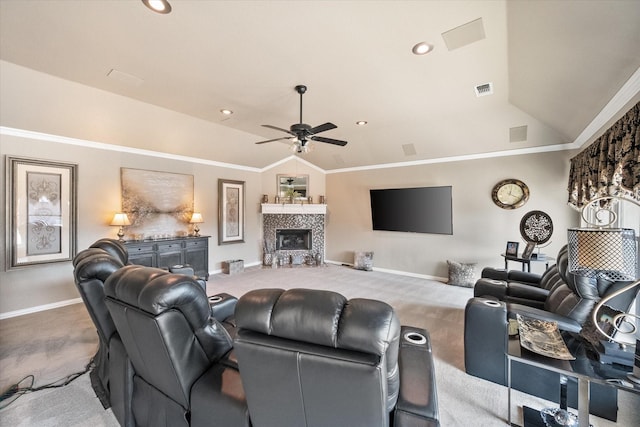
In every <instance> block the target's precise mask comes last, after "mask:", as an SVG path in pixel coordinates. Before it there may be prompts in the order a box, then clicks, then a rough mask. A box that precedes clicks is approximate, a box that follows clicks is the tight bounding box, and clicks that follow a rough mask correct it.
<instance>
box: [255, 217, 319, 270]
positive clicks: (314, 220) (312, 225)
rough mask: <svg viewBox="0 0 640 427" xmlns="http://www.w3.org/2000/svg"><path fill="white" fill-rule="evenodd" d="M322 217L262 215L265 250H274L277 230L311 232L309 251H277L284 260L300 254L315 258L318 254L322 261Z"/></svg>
mask: <svg viewBox="0 0 640 427" xmlns="http://www.w3.org/2000/svg"><path fill="white" fill-rule="evenodd" d="M324 219H325V218H324V215H323V214H313V213H308V214H307V213H302V214H300V213H294V214H289V213H280V214H266V213H263V214H262V235H263V238H264V241H265V248H267V249H268V250H275V248H276V230H278V229H300V230H303V229H304V230H311V250H310V251H308V250H281V251H278V253H279V254H280V255H282V256H283V257H284V258H285V259H288V258H290V257H291V256H292V255H293V256H299V255H301V254H311V255H313V256H315V255H316V254H318V253H320V255H321V256H322V258H323V259H324Z"/></svg>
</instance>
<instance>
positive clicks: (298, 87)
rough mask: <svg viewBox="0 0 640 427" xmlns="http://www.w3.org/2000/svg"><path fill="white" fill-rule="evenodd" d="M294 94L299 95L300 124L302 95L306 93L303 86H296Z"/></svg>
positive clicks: (305, 88)
mask: <svg viewBox="0 0 640 427" xmlns="http://www.w3.org/2000/svg"><path fill="white" fill-rule="evenodd" d="M295 89H296V92H298V93H299V94H300V124H302V95H303V94H304V93H305V92H306V91H307V87H306V86H305V85H298V86H296V87H295Z"/></svg>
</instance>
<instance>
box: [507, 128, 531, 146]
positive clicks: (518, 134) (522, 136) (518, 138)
mask: <svg viewBox="0 0 640 427" xmlns="http://www.w3.org/2000/svg"><path fill="white" fill-rule="evenodd" d="M526 140H527V125H524V126H517V127H513V128H509V142H523V141H526Z"/></svg>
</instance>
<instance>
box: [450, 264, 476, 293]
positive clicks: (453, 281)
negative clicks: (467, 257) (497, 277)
mask: <svg viewBox="0 0 640 427" xmlns="http://www.w3.org/2000/svg"><path fill="white" fill-rule="evenodd" d="M447 264H449V281H448V282H447V284H449V285H454V286H462V287H465V288H473V285H474V284H475V283H476V263H475V262H472V263H463V262H456V261H449V260H447Z"/></svg>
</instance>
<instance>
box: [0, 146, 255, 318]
mask: <svg viewBox="0 0 640 427" xmlns="http://www.w3.org/2000/svg"><path fill="white" fill-rule="evenodd" d="M0 155H1V156H2V157H3V158H5V156H15V157H27V158H40V159H47V160H56V161H61V162H66V163H75V164H77V165H78V179H77V184H78V188H77V210H78V224H77V240H78V246H77V248H78V251H80V250H83V249H86V248H87V247H88V246H89V245H90V244H91V243H93V242H94V241H96V240H97V239H99V238H102V237H112V238H117V236H116V233H117V229H118V227H111V226H109V222H110V221H111V219H112V217H113V214H114V213H115V212H116V211H119V210H120V207H121V198H120V195H121V187H120V168H121V167H126V168H137V169H148V170H156V171H163V172H173V173H181V174H190V175H193V176H194V207H195V208H196V209H197V210H199V211H200V212H202V216H203V218H204V221H205V222H204V223H203V224H200V234H202V235H203V236H211V238H210V239H209V270H210V271H216V270H220V268H221V263H222V261H225V260H229V259H244V260H245V263H253V262H257V261H258V260H259V257H260V256H261V242H260V240H259V239H258V238H257V236H258V235H259V229H258V224H259V223H260V222H259V218H258V215H259V212H258V211H257V209H255V208H251V207H249V204H247V206H246V209H245V215H246V217H245V242H244V243H235V244H225V245H220V246H219V245H218V229H217V224H218V179H220V178H223V179H231V180H239V181H245V195H246V201H247V202H248V201H254V200H258V198H259V195H260V192H261V179H260V174H259V173H257V172H254V173H251V172H248V171H240V170H234V169H228V168H221V167H217V166H210V165H203V164H200V163H193V162H187V161H178V160H172V159H167V158H160V157H154V156H145V155H137V154H131V153H126V152H119V151H111V150H101V149H95V148H88V147H81V146H73V145H67V144H59V143H53V142H50V141H41V140H35V139H26V138H21V137H15V136H7V135H0ZM2 168H3V170H2V175H3V176H6V171H5V170H4V168H6V162H3V163H2ZM0 217H1V218H0V219H1V221H2V224H3V225H4V224H6V210H3V211H2V213H1V214H0ZM5 227H6V226H5ZM5 246H6V245H2V251H3V252H2V256H1V258H0V313H6V312H10V311H16V310H21V309H26V308H30V307H37V306H41V305H46V304H52V303H56V302H59V301H65V300H70V299H75V298H78V296H79V295H78V292H77V290H76V288H75V285H74V283H73V267H72V265H71V262H60V263H53V264H40V265H33V266H29V267H23V268H20V269H15V270H9V271H6V267H7V266H6V253H5Z"/></svg>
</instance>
